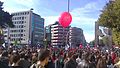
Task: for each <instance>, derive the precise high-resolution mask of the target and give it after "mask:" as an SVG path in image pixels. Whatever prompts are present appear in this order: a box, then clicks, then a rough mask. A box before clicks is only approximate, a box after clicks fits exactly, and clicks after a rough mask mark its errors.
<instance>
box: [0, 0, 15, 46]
mask: <svg viewBox="0 0 120 68" xmlns="http://www.w3.org/2000/svg"><path fill="white" fill-rule="evenodd" d="M2 6H3V2H1V1H0V44H2V43H4V36H3V31H2V28H6V27H8V26H9V27H14V25H13V22H12V15H10V14H9V13H8V12H5V11H4V10H3V7H2Z"/></svg>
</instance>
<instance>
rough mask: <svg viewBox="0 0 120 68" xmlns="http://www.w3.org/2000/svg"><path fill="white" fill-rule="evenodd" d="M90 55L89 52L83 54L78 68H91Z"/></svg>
mask: <svg viewBox="0 0 120 68" xmlns="http://www.w3.org/2000/svg"><path fill="white" fill-rule="evenodd" d="M88 57H89V53H88V52H84V53H83V54H82V61H81V62H80V63H79V64H78V66H77V68H89V60H88Z"/></svg>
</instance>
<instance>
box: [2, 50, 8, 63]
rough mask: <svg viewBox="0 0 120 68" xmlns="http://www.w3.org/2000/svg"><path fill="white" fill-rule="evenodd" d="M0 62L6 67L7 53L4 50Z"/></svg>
mask: <svg viewBox="0 0 120 68" xmlns="http://www.w3.org/2000/svg"><path fill="white" fill-rule="evenodd" d="M0 60H1V61H2V62H3V63H5V64H6V65H8V64H9V58H8V52H7V51H6V50H4V51H3V52H2V55H1V58H0Z"/></svg>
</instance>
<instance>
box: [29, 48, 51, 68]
mask: <svg viewBox="0 0 120 68" xmlns="http://www.w3.org/2000/svg"><path fill="white" fill-rule="evenodd" d="M49 57H50V51H49V50H48V49H43V50H41V51H40V52H39V53H38V62H37V63H35V64H33V65H32V66H31V67H30V68H45V67H44V66H45V65H47V64H48V61H49Z"/></svg>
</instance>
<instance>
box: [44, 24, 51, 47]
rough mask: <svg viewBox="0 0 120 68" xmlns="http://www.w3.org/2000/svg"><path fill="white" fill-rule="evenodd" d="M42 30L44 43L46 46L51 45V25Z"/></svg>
mask: <svg viewBox="0 0 120 68" xmlns="http://www.w3.org/2000/svg"><path fill="white" fill-rule="evenodd" d="M44 29H45V30H44V41H46V43H47V45H51V25H48V26H46V27H45V28H44Z"/></svg>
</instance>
